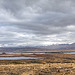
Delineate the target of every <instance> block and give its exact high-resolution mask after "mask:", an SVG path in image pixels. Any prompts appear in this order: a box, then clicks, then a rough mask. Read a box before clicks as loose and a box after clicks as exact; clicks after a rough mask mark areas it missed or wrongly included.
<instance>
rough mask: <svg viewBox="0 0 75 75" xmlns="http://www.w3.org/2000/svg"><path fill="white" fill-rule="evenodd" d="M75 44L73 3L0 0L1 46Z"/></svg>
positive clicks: (69, 1) (50, 0) (40, 0)
mask: <svg viewBox="0 0 75 75" xmlns="http://www.w3.org/2000/svg"><path fill="white" fill-rule="evenodd" d="M74 42H75V0H0V47H7V46H8V47H10V46H13V47H14V46H40V45H51V44H66V43H74Z"/></svg>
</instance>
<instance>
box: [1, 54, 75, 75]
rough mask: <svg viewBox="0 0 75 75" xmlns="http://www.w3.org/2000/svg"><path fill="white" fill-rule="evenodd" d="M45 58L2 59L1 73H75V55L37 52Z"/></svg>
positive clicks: (6, 74)
mask: <svg viewBox="0 0 75 75" xmlns="http://www.w3.org/2000/svg"><path fill="white" fill-rule="evenodd" d="M35 56H39V57H40V56H41V57H45V58H44V59H28V60H1V61H0V75H75V55H72V54H45V55H44V54H37V55H35Z"/></svg>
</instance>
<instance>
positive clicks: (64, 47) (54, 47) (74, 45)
mask: <svg viewBox="0 0 75 75" xmlns="http://www.w3.org/2000/svg"><path fill="white" fill-rule="evenodd" d="M70 49H75V43H72V44H54V45H48V46H34V47H29V46H26V47H22V46H21V47H1V48H0V52H3V51H4V52H9V51H16V52H20V51H21V52H24V51H34V50H70Z"/></svg>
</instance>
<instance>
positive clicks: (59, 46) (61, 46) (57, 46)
mask: <svg viewBox="0 0 75 75" xmlns="http://www.w3.org/2000/svg"><path fill="white" fill-rule="evenodd" d="M40 48H44V49H54V50H55V49H59V50H63V49H75V43H72V44H55V45H48V46H41V47H40Z"/></svg>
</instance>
